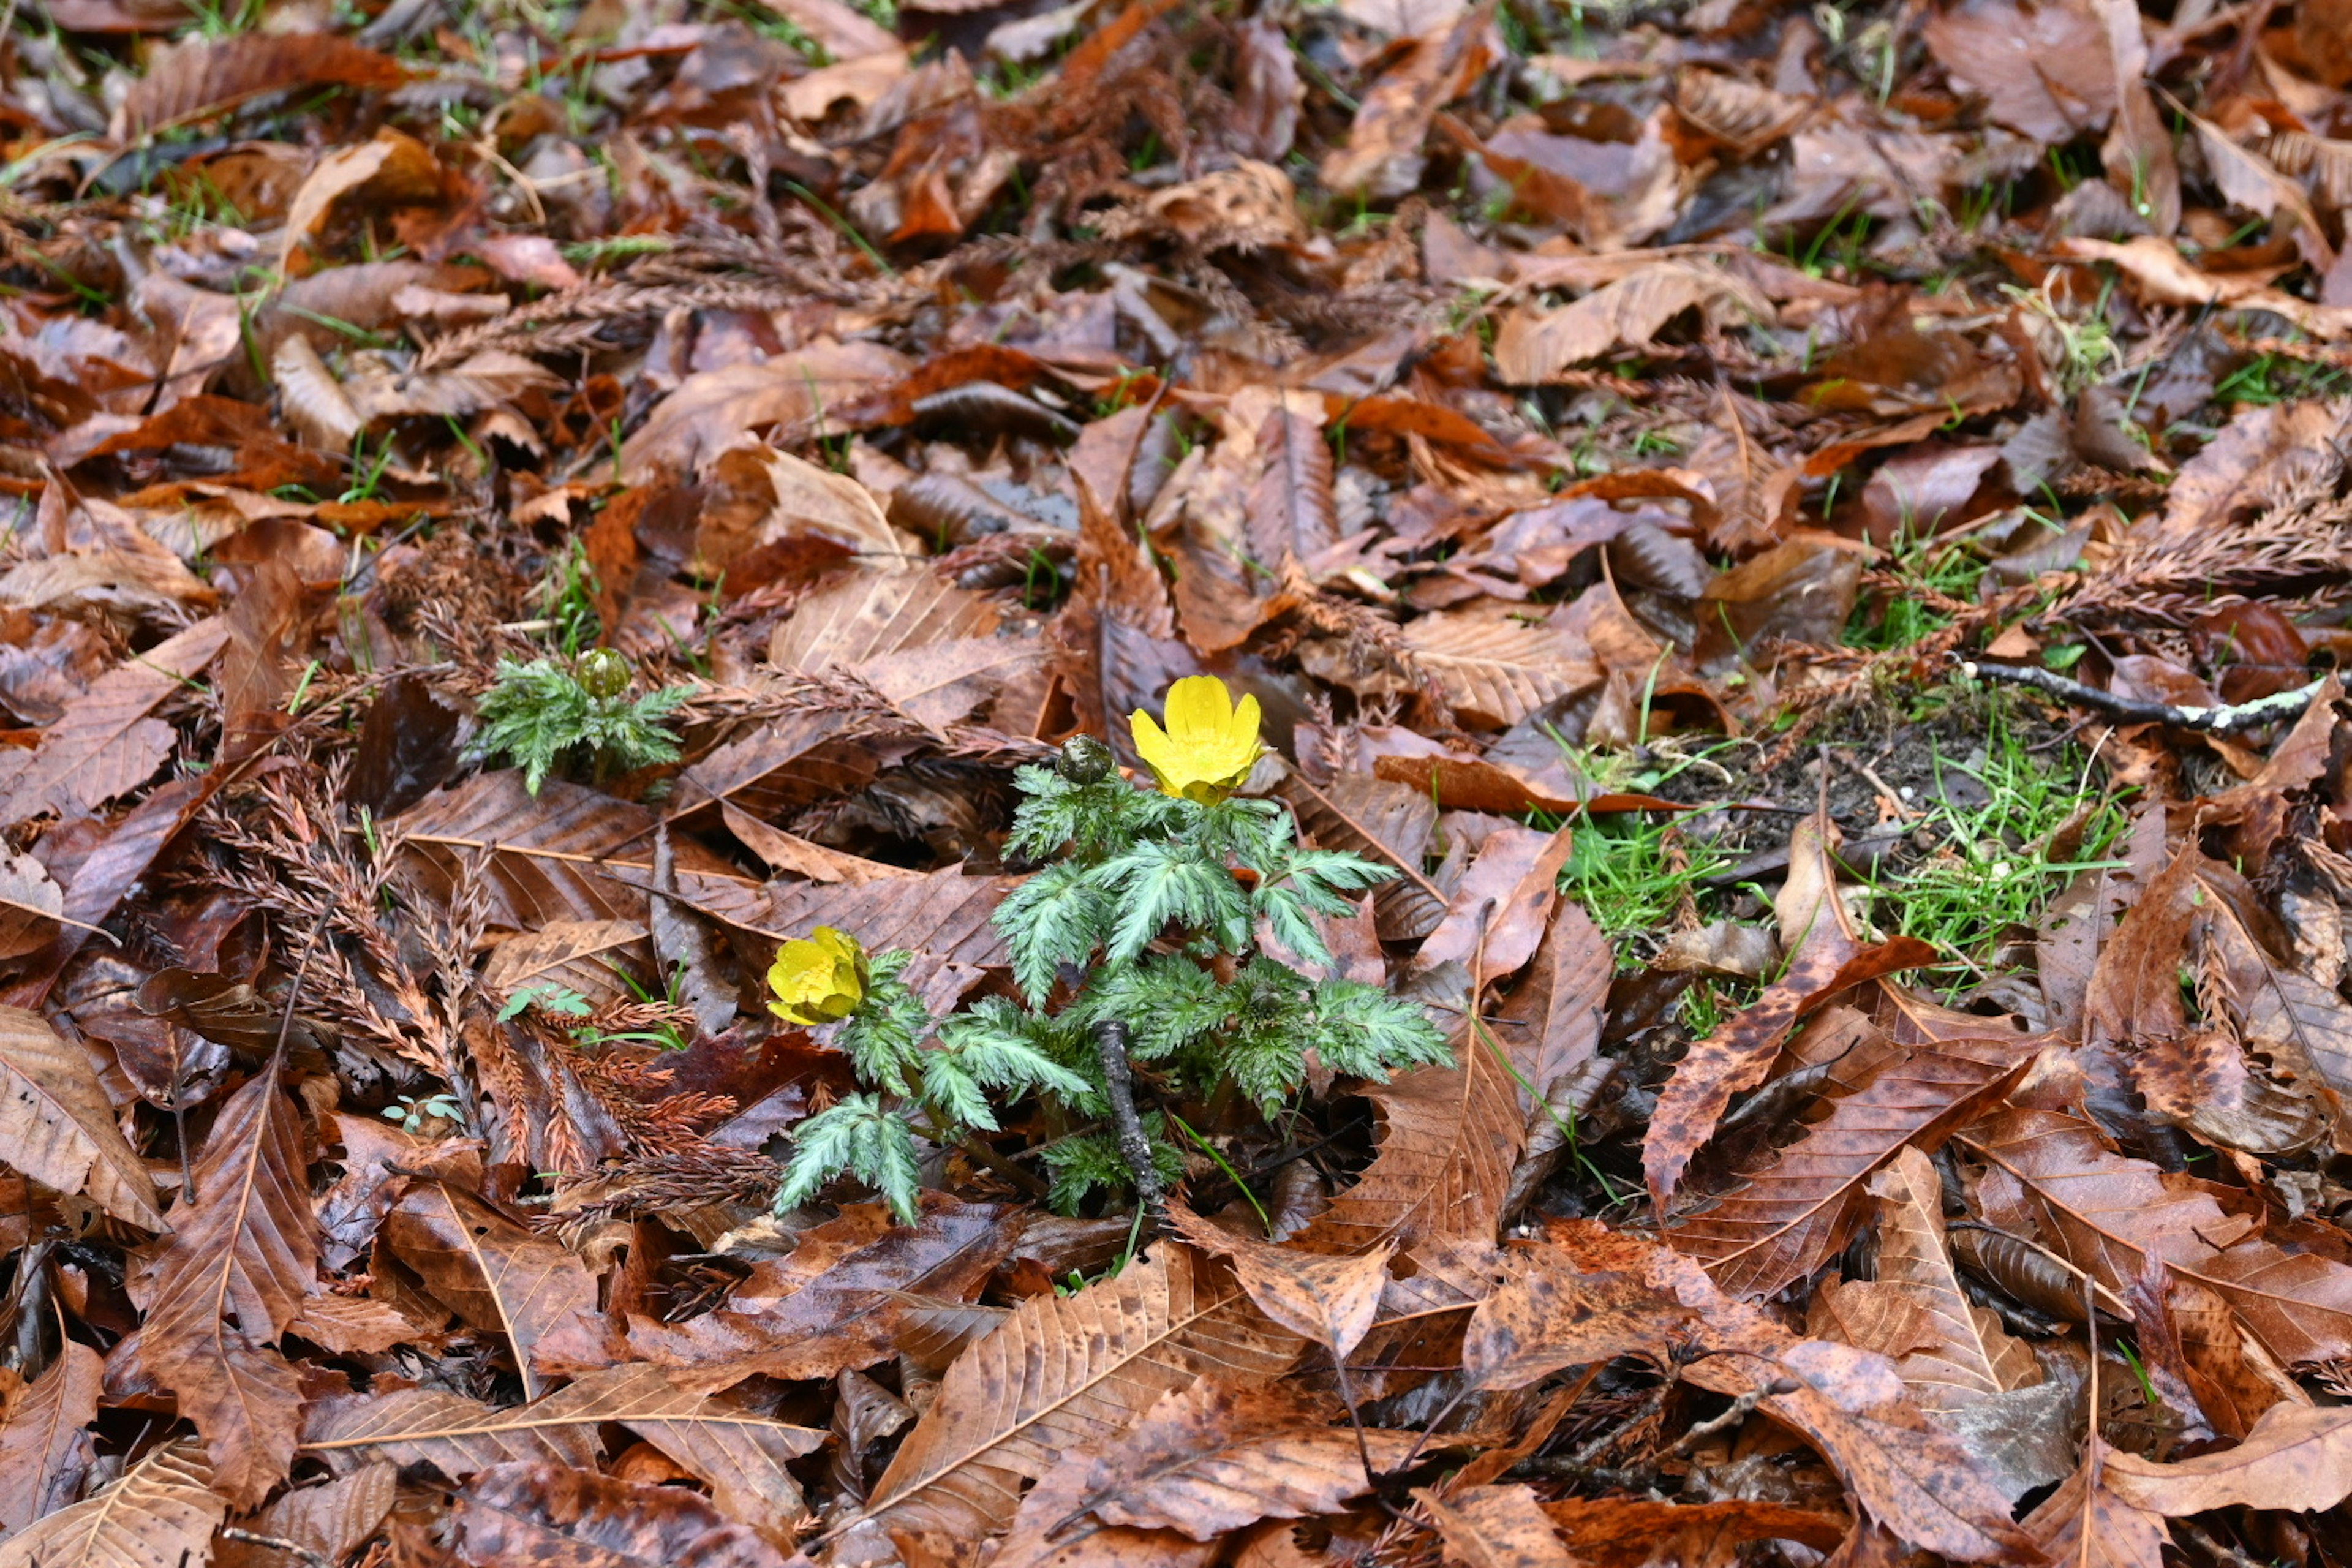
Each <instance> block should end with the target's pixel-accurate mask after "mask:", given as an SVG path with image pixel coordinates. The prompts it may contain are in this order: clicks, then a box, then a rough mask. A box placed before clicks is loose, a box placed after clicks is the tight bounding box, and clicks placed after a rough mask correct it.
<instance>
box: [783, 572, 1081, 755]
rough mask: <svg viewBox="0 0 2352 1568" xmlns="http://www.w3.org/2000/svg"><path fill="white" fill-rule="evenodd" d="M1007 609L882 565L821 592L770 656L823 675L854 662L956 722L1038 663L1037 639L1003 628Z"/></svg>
mask: <svg viewBox="0 0 2352 1568" xmlns="http://www.w3.org/2000/svg"><path fill="white" fill-rule="evenodd" d="M1000 619H1001V617H1000V616H999V615H998V614H997V611H996V609H995V606H993V605H991V604H990V603H989V602H988V601H987V600H985V599H983V598H982V597H981V596H980V595H977V594H971V593H968V592H966V591H965V590H963V589H961V588H957V587H955V586H953V585H952V584H949V583H947V582H946V581H945V580H944V579H942V578H941V577H940V575H939V574H937V573H933V572H925V571H912V572H884V573H877V574H873V575H871V576H868V577H864V578H854V579H852V580H851V581H849V582H848V583H845V584H842V585H841V586H840V587H838V588H835V589H830V590H828V591H826V592H824V593H822V594H818V595H814V596H813V597H812V598H810V599H808V600H807V601H805V602H803V604H802V605H801V606H800V607H799V608H798V609H797V610H795V611H794V612H793V617H792V619H790V620H788V621H786V622H785V623H784V624H783V625H782V626H778V627H777V628H776V635H775V637H774V638H773V640H772V641H771V642H770V644H769V647H768V658H769V659H770V661H771V662H772V663H774V664H775V665H777V666H778V667H779V668H785V669H798V670H801V671H803V672H804V673H806V674H810V675H816V674H821V673H823V672H824V671H826V670H831V669H847V670H850V671H852V672H854V673H855V674H856V675H858V676H859V677H860V678H861V679H864V680H866V682H867V683H868V684H869V685H871V686H872V687H873V688H874V689H876V690H877V691H879V692H880V693H881V694H882V695H883V696H884V697H886V698H887V699H888V700H890V701H891V702H893V703H895V704H896V705H897V706H898V710H900V711H901V712H903V713H905V714H907V715H908V717H909V718H912V719H914V720H915V721H918V722H919V723H922V724H925V725H929V726H930V727H932V728H934V729H937V728H940V727H941V726H944V725H948V724H951V723H955V722H957V721H961V720H963V719H965V718H967V717H969V716H970V715H971V712H972V710H974V709H976V708H978V707H979V706H980V705H981V704H982V702H985V701H986V700H988V699H989V698H990V697H992V696H993V695H994V694H995V693H996V692H997V691H998V690H999V689H1001V688H1002V687H1003V684H1004V682H1005V681H1006V680H1007V679H1011V678H1012V676H1013V675H1014V674H1015V673H1017V672H1018V671H1019V670H1021V669H1023V668H1026V667H1028V666H1030V665H1033V664H1034V663H1036V662H1037V659H1038V658H1039V653H1038V649H1037V647H1036V645H1035V644H1034V642H1029V641H1026V640H1024V639H1021V638H1014V637H998V636H997V635H996V631H997V625H998V622H999V620H1000Z"/></svg>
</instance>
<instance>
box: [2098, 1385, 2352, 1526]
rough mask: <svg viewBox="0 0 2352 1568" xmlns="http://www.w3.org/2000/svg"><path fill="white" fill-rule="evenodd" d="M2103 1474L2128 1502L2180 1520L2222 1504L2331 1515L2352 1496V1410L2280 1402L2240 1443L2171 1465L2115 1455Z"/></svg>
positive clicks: (2229, 1506)
mask: <svg viewBox="0 0 2352 1568" xmlns="http://www.w3.org/2000/svg"><path fill="white" fill-rule="evenodd" d="M2102 1479H2104V1480H2105V1484H2106V1487H2107V1489H2108V1490H2109V1491H2111V1492H2113V1493H2114V1494H2115V1495H2116V1497H2118V1498H2120V1499H2122V1500H2124V1501H2125V1502H2126V1503H2128V1504H2130V1505H2131V1506H2133V1507H2135V1508H2143V1509H2146V1510H2148V1511H2149V1512H2150V1513H2156V1514H2162V1515H2164V1516H2166V1517H2167V1518H2172V1519H2178V1518H2179V1517H2181V1516H2182V1515H2184V1514H2192V1513H2209V1512H2210V1511H2212V1510H2215V1509H2222V1508H2252V1509H2284V1510H2288V1511H2290V1512H2305V1511H2309V1512H2313V1513H2324V1512H2326V1510H2329V1509H2331V1508H2334V1507H2335V1506H2336V1504H2337V1503H2339V1502H2341V1501H2343V1500H2344V1499H2345V1498H2346V1497H2347V1495H2352V1410H2346V1409H2343V1408H2341V1407H2336V1406H2324V1405H2273V1406H2271V1407H2270V1408H2269V1409H2268V1410H2266V1411H2264V1412H2263V1415H2262V1419H2260V1420H2259V1421H2257V1422H2255V1423H2254V1429H2253V1430H2252V1431H2251V1432H2249V1433H2247V1434H2246V1440H2245V1441H2244V1442H2242V1443H2241V1444H2239V1445H2238V1446H2237V1447H2234V1448H2230V1449H2226V1450H2224V1451H2223V1452H2221V1453H2218V1454H2200V1455H2196V1456H2194V1457H2192V1458H2186V1459H2179V1460H2176V1461H2174V1462H2172V1463H2170V1464H2164V1463H2160V1462H2158V1461H2157V1460H2154V1459H2147V1458H2141V1457H2140V1456H2138V1455H2137V1454H2110V1455H2108V1456H2107V1461H2106V1466H2105V1472H2104V1475H2103V1478H2102Z"/></svg>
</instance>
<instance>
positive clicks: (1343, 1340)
mask: <svg viewBox="0 0 2352 1568" xmlns="http://www.w3.org/2000/svg"><path fill="white" fill-rule="evenodd" d="M1168 1217H1169V1223H1170V1224H1171V1225H1172V1226H1174V1227H1175V1230H1176V1233H1177V1234H1178V1235H1179V1236H1181V1237H1183V1238H1184V1239H1185V1240H1187V1241H1189V1242H1191V1243H1192V1245H1193V1246H1195V1247H1199V1248H1201V1249H1202V1251H1203V1252H1207V1253H1211V1254H1213V1255H1214V1256H1216V1257H1219V1258H1224V1259H1225V1260H1226V1261H1227V1262H1229V1263H1231V1264H1232V1265H1233V1268H1234V1279H1236V1280H1238V1281H1239V1282H1240V1284H1241V1288H1242V1289H1244V1290H1246V1291H1248V1292H1249V1297H1250V1300H1253V1301H1255V1302H1256V1303H1257V1308H1258V1310H1259V1311H1261V1312H1264V1313H1265V1315H1266V1316H1267V1317H1269V1318H1271V1319H1273V1320H1274V1321H1276V1322H1277V1323H1279V1324H1281V1325H1282V1326H1283V1327H1284V1328H1286V1329H1288V1330H1289V1331H1291V1332H1292V1333H1294V1334H1300V1335H1304V1336H1305V1337H1306V1338H1307V1339H1310V1340H1313V1341H1314V1342H1316V1343H1317V1344H1318V1345H1322V1346H1324V1347H1325V1348H1326V1349H1328V1350H1329V1351H1330V1352H1331V1353H1332V1354H1333V1355H1335V1356H1344V1355H1346V1354H1348V1353H1349V1352H1351V1351H1353V1350H1354V1349H1355V1348H1356V1347H1357V1346H1358V1345H1359V1344H1361V1343H1362V1342H1363V1339H1364V1336H1365V1335H1366V1334H1368V1333H1370V1332H1371V1330H1372V1320H1373V1319H1374V1318H1375V1317H1377V1316H1378V1315H1379V1313H1380V1307H1381V1289H1382V1288H1383V1287H1384V1286H1386V1285H1387V1284H1388V1282H1389V1271H1388V1264H1389V1258H1390V1255H1391V1253H1392V1252H1393V1251H1394V1245H1393V1244H1390V1245H1388V1246H1383V1247H1374V1248H1373V1249H1372V1250H1371V1251H1370V1252H1367V1253H1364V1254H1362V1255H1360V1256H1359V1257H1355V1258H1344V1257H1342V1258H1328V1257H1318V1256H1316V1255H1314V1254H1312V1253H1302V1252H1296V1251H1293V1250H1291V1249H1289V1248H1287V1247H1278V1246H1276V1245H1275V1244H1274V1243H1272V1242H1266V1241H1259V1240H1256V1239H1255V1238H1253V1237H1246V1236H1242V1235H1239V1234H1236V1233H1235V1232H1233V1231H1229V1230H1224V1229H1222V1228H1220V1227H1219V1226H1214V1225H1212V1224H1210V1223H1209V1222H1208V1221H1207V1220H1204V1219H1202V1217H1201V1216H1200V1215H1196V1214H1194V1213H1193V1212H1192V1210H1190V1209H1188V1208H1185V1207H1184V1206H1182V1205H1181V1204H1178V1203H1171V1204H1170V1205H1169V1208H1168ZM1124 1522H1126V1523H1129V1524H1133V1523H1137V1522H1139V1521H1134V1520H1128V1521H1124ZM1227 1528H1228V1529H1239V1528H1240V1526H1239V1525H1231V1526H1228V1527H1227ZM1200 1539H1202V1540H1206V1539H1208V1538H1207V1537H1205V1536H1203V1537H1201V1538H1200Z"/></svg>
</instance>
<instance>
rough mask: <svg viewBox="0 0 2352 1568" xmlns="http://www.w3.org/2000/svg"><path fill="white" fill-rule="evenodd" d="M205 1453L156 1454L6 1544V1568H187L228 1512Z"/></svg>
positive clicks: (1, 1549)
mask: <svg viewBox="0 0 2352 1568" xmlns="http://www.w3.org/2000/svg"><path fill="white" fill-rule="evenodd" d="M212 1481H213V1475H212V1471H211V1469H210V1468H208V1467H207V1466H206V1465H205V1459H204V1453H203V1450H202V1448H201V1447H200V1446H199V1445H198V1444H197V1443H196V1442H195V1441H194V1440H193V1439H186V1438H184V1439H182V1440H181V1441H179V1442H177V1443H172V1444H167V1445H165V1446H163V1447H158V1448H155V1449H153V1450H152V1451H151V1452H150V1453H149V1454H148V1455H147V1456H146V1458H142V1459H141V1460H140V1461H139V1462H138V1463H137V1464H135V1465H132V1466H131V1468H129V1469H127V1470H125V1471H124V1472H123V1473H122V1475H121V1478H120V1479H117V1480H115V1481H113V1482H112V1483H111V1484H110V1485H108V1486H107V1487H105V1488H104V1489H101V1490H100V1491H99V1492H97V1493H96V1494H94V1495H92V1496H90V1497H89V1498H86V1499H84V1500H82V1501H80V1502H78V1503H76V1504H74V1505H73V1507H71V1508H68V1509H64V1510H59V1511H58V1512H56V1513H53V1514H50V1515H49V1516H48V1517H47V1518H46V1519H44V1520H42V1521H39V1522H38V1523H37V1524H34V1525H32V1526H31V1527H29V1528H28V1529H26V1530H23V1531H19V1532H17V1533H16V1534H15V1535H12V1536H10V1537H9V1538H8V1540H7V1541H6V1542H5V1543H0V1564H5V1568H181V1565H182V1564H183V1563H187V1562H192V1561H194V1560H195V1559H197V1558H198V1557H199V1556H201V1555H202V1553H203V1552H205V1550H206V1548H207V1546H208V1545H209V1543H210V1542H211V1540H212V1534H213V1531H214V1530H215V1528H216V1527H217V1526H218V1525H219V1523H220V1521H221V1516H222V1515H223V1514H225V1513H226V1512H227V1511H228V1509H227V1505H226V1503H224V1502H223V1501H222V1500H221V1498H220V1496H219V1494H218V1493H216V1492H215V1491H214V1490H213V1486H212Z"/></svg>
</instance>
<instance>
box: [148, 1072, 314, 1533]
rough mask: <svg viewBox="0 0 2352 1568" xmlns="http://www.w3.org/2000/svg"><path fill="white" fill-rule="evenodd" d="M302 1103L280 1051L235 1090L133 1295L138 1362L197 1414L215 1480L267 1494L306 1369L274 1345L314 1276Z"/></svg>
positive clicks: (239, 1496) (248, 1497) (253, 1498)
mask: <svg viewBox="0 0 2352 1568" xmlns="http://www.w3.org/2000/svg"><path fill="white" fill-rule="evenodd" d="M308 1141H309V1140H308V1132H307V1130H306V1129H305V1127H304V1126H303V1122H302V1114H301V1112H300V1111H299V1110H298V1109H297V1108H296V1105H295V1102H294V1100H293V1099H292V1098H291V1097H290V1096H289V1094H288V1093H287V1092H286V1091H285V1089H283V1088H282V1087H281V1085H280V1080H279V1074H278V1067H277V1065H276V1063H275V1062H273V1063H272V1064H271V1066H270V1067H269V1068H268V1070H266V1071H264V1072H263V1073H261V1074H260V1075H259V1076H258V1077H257V1078H255V1079H253V1080H252V1081H250V1082H249V1083H247V1085H246V1086H245V1087H244V1088H243V1089H239V1090H237V1091H236V1094H235V1095H233V1096H231V1097H230V1099H229V1100H228V1103H227V1104H226V1105H224V1106H223V1107H222V1108H221V1111H220V1115H219V1116H218V1117H217V1118H216V1119H215V1121H214V1122H213V1128H212V1132H211V1135H210V1136H209V1137H208V1138H207V1139H206V1140H205V1148H204V1153H203V1155H202V1157H201V1158H199V1159H198V1160H197V1161H196V1163H195V1169H194V1178H195V1198H194V1202H189V1201H187V1200H186V1199H183V1200H182V1202H181V1203H180V1204H179V1205H176V1206H174V1207H173V1210H172V1234H171V1235H170V1237H167V1238H165V1240H164V1242H163V1250H162V1252H161V1253H160V1254H159V1255H158V1256H157V1258H156V1259H155V1261H154V1263H153V1265H152V1268H151V1269H150V1270H149V1271H148V1272H147V1273H146V1274H145V1275H144V1277H143V1279H142V1280H141V1282H140V1285H141V1287H142V1288H136V1289H133V1292H132V1294H133V1296H134V1298H135V1299H137V1300H140V1301H141V1303H142V1305H143V1306H144V1307H145V1308H146V1310H147V1319H146V1324H145V1327H144V1328H143V1330H142V1332H141V1334H140V1340H139V1359H140V1364H141V1365H142V1366H143V1367H144V1368H145V1369H146V1372H147V1374H148V1375H149V1376H150V1377H152V1378H153V1379H154V1380H155V1381H156V1382H157V1383H159V1384H163V1386H164V1387H165V1388H168V1389H170V1390H171V1391H172V1392H173V1394H175V1395H176V1396H177V1397H178V1399H179V1402H180V1413H181V1415H184V1416H185V1417H187V1418H188V1419H189V1420H191V1421H194V1423H195V1424H196V1430H197V1431H198V1432H199V1433H200V1434H202V1435H203V1437H204V1441H205V1452H206V1454H207V1455H208V1456H209V1458H210V1459H211V1461H212V1468H213V1486H214V1487H215V1489H217V1490H218V1491H219V1492H220V1493H221V1494H222V1495H223V1496H224V1497H226V1499H227V1500H229V1502H230V1503H231V1504H232V1505H234V1506H235V1507H237V1508H242V1509H250V1508H256V1507H258V1506H259V1505H260V1502H261V1500H262V1499H263V1498H264V1497H266V1496H268V1492H269V1489H270V1488H272V1487H274V1486H276V1485H277V1484H278V1482H279V1481H281V1480H284V1479H286V1473H287V1471H288V1469H289V1468H290V1467H291V1466H292V1464H293V1462H294V1447H295V1436H296V1427H297V1425H298V1423H299V1416H300V1414H301V1406H302V1388H301V1378H300V1374H299V1373H297V1372H296V1371H295V1370H294V1368H293V1367H292V1366H291V1365H289V1363H287V1361H286V1359H285V1358H284V1357H283V1356H281V1355H279V1354H278V1352H277V1351H276V1350H274V1349H272V1348H270V1347H271V1346H272V1345H273V1344H275V1342H277V1340H278V1336H280V1335H281V1334H283V1333H285V1332H286V1331H287V1329H288V1327H289V1325H290V1324H291V1323H292V1322H293V1321H294V1320H295V1318H296V1317H297V1316H299V1314H300V1312H301V1310H302V1307H303V1303H304V1301H305V1300H307V1299H308V1298H309V1296H310V1294H311V1292H312V1291H313V1290H314V1289H317V1285H318V1265H319V1236H318V1223H317V1220H316V1219H315V1217H314V1216H313V1215H312V1214H311V1211H310V1186H309V1184H308V1183H307V1182H306V1181H305V1179H304V1177H305V1173H306V1172H307V1171H308V1170H309V1168H310V1154H309V1151H308V1148H307V1143H308Z"/></svg>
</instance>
